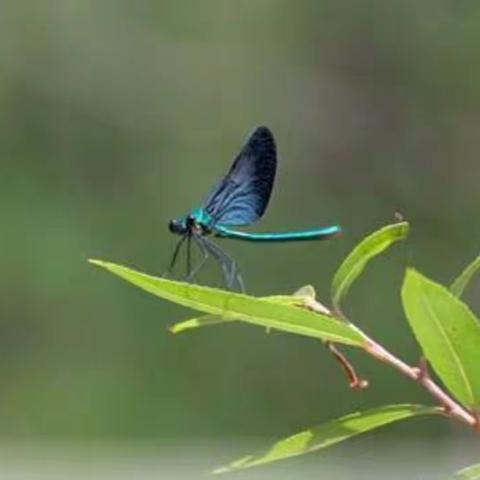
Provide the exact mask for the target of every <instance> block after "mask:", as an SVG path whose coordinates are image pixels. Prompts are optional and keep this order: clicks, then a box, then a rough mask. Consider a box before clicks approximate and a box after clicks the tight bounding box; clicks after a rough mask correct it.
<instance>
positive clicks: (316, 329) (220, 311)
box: [89, 260, 364, 347]
mask: <svg viewBox="0 0 480 480" xmlns="http://www.w3.org/2000/svg"><path fill="white" fill-rule="evenodd" d="M89 261H90V262H91V263H93V264H94V265H97V266H99V267H102V268H104V269H106V270H108V271H110V272H111V273H113V274H115V275H118V276H119V277H121V278H123V279H124V280H126V281H128V282H130V283H132V284H134V285H136V286H137V287H139V288H141V289H143V290H145V291H147V292H149V293H152V294H153V295H156V296H158V297H161V298H164V299H166V300H170V301H171V302H175V303H178V304H179V305H183V306H185V307H190V308H193V309H195V310H199V311H201V312H204V313H208V314H210V315H219V316H221V317H227V318H232V317H233V318H235V319H236V320H240V321H243V322H247V323H252V324H254V325H259V326H262V327H267V328H272V329H276V330H282V331H285V332H290V333H295V334H297V335H305V336H309V337H314V338H321V339H322V340H331V341H333V342H338V343H344V344H347V345H353V346H359V347H361V346H363V344H364V340H363V337H362V335H361V334H360V333H358V332H357V331H356V330H355V329H354V328H353V327H352V326H350V325H349V324H347V323H346V322H341V321H339V320H336V319H334V318H332V317H330V316H328V315H322V314H319V313H314V312H312V311H310V310H307V309H303V308H298V307H295V306H292V305H284V304H282V303H278V302H272V301H269V300H264V299H261V298H256V297H251V296H248V295H243V294H239V293H233V292H230V291H225V290H218V289H215V288H209V287H203V286H200V285H192V284H189V283H184V282H177V281H173V280H167V279H165V278H157V277H153V276H150V275H146V274H144V273H140V272H137V271H135V270H132V269H130V268H127V267H123V266H121V265H116V264H114V263H110V262H103V261H100V260H89Z"/></svg>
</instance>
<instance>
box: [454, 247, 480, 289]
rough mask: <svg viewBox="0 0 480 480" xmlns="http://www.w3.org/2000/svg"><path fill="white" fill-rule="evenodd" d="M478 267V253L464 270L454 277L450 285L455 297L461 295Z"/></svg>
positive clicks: (479, 262) (479, 264)
mask: <svg viewBox="0 0 480 480" xmlns="http://www.w3.org/2000/svg"><path fill="white" fill-rule="evenodd" d="M479 268H480V255H479V256H478V257H477V258H476V259H475V260H474V261H473V262H472V263H470V264H468V265H467V267H466V268H465V270H463V272H462V273H461V274H460V275H459V276H458V277H457V278H456V279H455V281H454V282H453V283H452V285H451V286H450V290H451V292H452V293H453V294H454V295H456V296H457V297H461V296H462V294H463V291H464V290H465V288H466V287H467V285H468V283H469V282H470V280H471V279H472V277H473V276H474V275H475V273H476V272H477V270H478V269H479Z"/></svg>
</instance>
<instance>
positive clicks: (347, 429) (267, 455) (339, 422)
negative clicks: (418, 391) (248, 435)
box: [214, 405, 438, 473]
mask: <svg viewBox="0 0 480 480" xmlns="http://www.w3.org/2000/svg"><path fill="white" fill-rule="evenodd" d="M437 413H438V409H436V408H433V407H424V406H420V405H388V406H383V407H379V408H373V409H371V410H367V411H365V412H356V413H352V414H350V415H346V416H344V417H341V418H338V419H336V420H332V421H330V422H327V423H324V424H322V425H319V426H316V427H313V428H309V429H308V430H304V431H303V432H299V433H296V434H295V435H292V436H290V437H287V438H284V439H282V440H280V441H278V442H276V443H275V444H274V445H272V446H271V447H270V448H268V449H267V450H266V451H265V452H263V453H259V454H257V455H249V456H247V457H243V458H241V459H239V460H236V461H234V462H232V463H230V464H228V465H226V466H224V467H221V468H218V469H217V470H215V471H214V473H224V472H229V471H232V470H239V469H242V468H249V467H255V466H258V465H262V464H265V463H270V462H275V461H277V460H282V459H284V458H289V457H294V456H297V455H303V454H305V453H309V452H313V451H315V450H320V449H322V448H326V447H329V446H331V445H334V444H336V443H339V442H343V441H344V440H347V439H348V438H351V437H354V436H355V435H359V434H361V433H365V432H368V431H369V430H373V429H375V428H378V427H381V426H382V425H386V424H388V423H392V422H397V421H399V420H404V419H406V418H409V417H414V416H418V415H432V414H437Z"/></svg>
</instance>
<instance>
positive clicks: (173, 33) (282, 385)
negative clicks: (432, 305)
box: [0, 0, 480, 479]
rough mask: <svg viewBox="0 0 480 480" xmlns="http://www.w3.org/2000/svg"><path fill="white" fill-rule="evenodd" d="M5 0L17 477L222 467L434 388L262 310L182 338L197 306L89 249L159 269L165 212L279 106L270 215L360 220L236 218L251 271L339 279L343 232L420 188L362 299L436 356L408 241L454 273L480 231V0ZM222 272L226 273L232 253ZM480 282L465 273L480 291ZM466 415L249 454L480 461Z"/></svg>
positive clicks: (426, 268)
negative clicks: (417, 327)
mask: <svg viewBox="0 0 480 480" xmlns="http://www.w3.org/2000/svg"><path fill="white" fill-rule="evenodd" d="M0 8H1V13H0V105H1V108H0V218H1V220H2V221H1V233H0V268H1V275H0V282H1V287H0V386H1V387H0V474H2V473H3V475H2V478H22V479H25V478H77V477H78V478H87V477H88V478H97V477H96V476H98V478H116V479H118V478H197V476H198V477H199V478H201V477H202V476H203V475H205V474H206V473H208V471H209V470H210V469H211V468H213V467H215V466H217V465H219V464H222V463H224V462H225V461H227V460H232V459H233V458H235V457H238V456H241V455H243V454H245V453H249V452H250V451H251V450H252V449H253V450H255V447H257V446H263V445H268V444H269V443H270V442H272V441H273V440H275V439H278V438H281V437H283V436H286V435H288V434H291V433H293V432H295V431H297V430H299V429H301V428H303V427H305V426H310V425H314V424H317V423H320V422H322V421H324V420H327V419H330V418H334V417H336V416H339V415H342V414H346V413H349V412H351V411H354V410H358V409H362V408H367V407H372V406H376V405H380V404H386V403H400V402H423V403H428V402H429V401H430V400H429V398H428V396H427V395H426V394H425V393H424V392H422V391H421V390H420V389H419V388H417V387H416V386H415V385H412V384H411V383H410V382H408V381H407V380H404V379H403V378H401V377H399V376H398V375H397V374H396V373H395V372H393V371H391V370H389V369H388V368H385V367H383V366H381V365H377V364H375V363H373V362H372V361H371V360H370V359H368V358H365V357H364V356H362V355H361V354H359V353H358V352H351V356H352V359H353V360H354V361H355V364H356V365H357V367H358V369H359V370H360V371H361V372H362V374H363V375H364V376H366V377H367V378H369V379H370V381H371V388H370V389H368V390H367V391H365V392H362V393H354V392H351V391H349V389H348V386H347V385H346V382H345V379H344V378H343V377H342V375H341V373H340V372H339V369H338V366H337V365H336V364H335V363H334V361H333V359H332V358H331V357H330V356H329V355H328V354H327V352H326V351H324V349H323V348H322V347H321V346H319V344H318V342H316V341H313V340H310V339H307V338H300V337H295V336H289V335H284V334H272V335H265V334H264V332H263V331H262V330H260V329H258V328H254V327H250V326H246V325H241V324H231V325H225V326H219V327H212V328H208V329H204V330H201V331H200V330H199V331H195V332H192V333H190V334H185V335H182V336H178V337H174V336H173V335H171V334H170V333H169V332H168V330H167V327H168V326H169V325H170V324H172V323H174V322H175V321H178V320H181V319H184V318H187V317H188V316H191V315H192V312H189V311H187V310H184V309H182V308H180V307H177V306H174V305H170V304H168V303H166V302H163V301H160V300H158V299H155V298H154V297H152V296H149V295H147V294H145V293H143V292H141V291H137V290H135V289H134V288H132V287H130V286H128V285H126V284H124V283H122V282H120V281H118V280H116V279H114V278H113V277H111V276H109V275H107V274H105V273H104V272H101V271H99V270H97V269H94V268H93V267H92V266H90V265H88V264H87V262H86V259H87V258H88V257H99V258H103V259H108V260H112V261H117V262H119V263H123V264H126V265H130V266H133V267H136V268H138V269H141V270H144V271H146V272H149V273H152V274H159V273H161V272H162V271H163V270H164V269H165V267H166V265H167V264H168V261H169V259H170V255H171V253H172V250H173V247H174V244H175V241H176V239H175V238H173V237H172V235H171V234H170V233H169V232H168V230H167V222H168V220H169V219H170V218H171V217H174V216H178V215H181V214H184V213H186V212H187V211H188V210H189V209H190V208H192V207H194V206H196V205H198V203H199V202H201V201H202V199H204V198H205V195H206V194H207V192H208V191H209V189H210V188H211V186H212V184H213V183H214V182H215V181H216V180H217V179H218V178H219V177H221V176H222V175H223V173H224V172H225V171H226V170H227V168H228V167H229V165H230V162H231V160H232V159H233V157H234V155H235V154H236V152H237V151H238V149H239V148H240V146H241V144H242V143H243V141H244V138H245V136H246V135H247V134H248V132H249V131H251V130H252V129H253V128H254V127H255V126H256V125H259V124H266V125H268V126H270V128H271V129H272V130H273V131H274V133H275V135H276V138H277V144H278V150H279V159H280V164H279V174H278V177H277V182H276V188H275V190H274V195H273V198H272V201H271V204H270V208H269V210H268V213H267V215H266V216H265V218H264V219H263V220H262V222H261V223H259V224H258V225H257V226H256V228H257V230H259V231H262V230H263V231H266V230H276V229H297V228H303V227H312V226H321V225H328V224H330V223H339V224H341V225H342V226H343V227H344V230H345V235H344V236H343V237H342V238H340V239H335V240H332V241H330V242H325V243H305V244H293V245H273V246H272V245H270V246H266V245H252V244H241V243H235V242H228V244H227V242H225V241H224V242H223V243H222V245H223V246H224V247H225V248H226V249H227V250H228V251H229V252H230V253H231V254H232V255H233V256H234V257H235V258H236V259H237V260H238V261H239V262H240V264H241V266H242V270H243V274H244V278H245V280H246V283H247V288H248V291H249V292H250V293H252V294H256V295H263V294H273V293H287V292H291V291H293V290H295V289H297V288H298V287H299V286H301V285H303V284H306V283H311V284H313V285H315V287H316V289H317V292H318V295H319V297H320V298H321V299H324V300H326V301H328V296H329V285H330V279H331V277H332V275H333V273H334V271H335V268H336V266H338V264H339V262H340V261H341V259H342V258H343V256H344V255H345V254H346V253H347V252H348V251H349V250H350V249H351V248H352V247H353V246H354V245H355V243H356V242H357V241H358V240H359V239H360V238H362V237H363V236H364V235H366V234H367V233H369V232H370V231H372V230H373V229H375V228H377V227H379V226H381V225H384V224H386V223H389V222H391V221H392V220H393V219H394V216H395V212H398V211H399V212H401V213H402V214H403V215H404V216H405V217H406V218H407V219H408V220H409V221H410V222H411V224H412V233H411V236H410V239H409V241H408V242H407V243H406V244H404V245H402V246H398V247H395V248H394V249H392V250H391V251H390V252H388V254H387V255H385V256H384V257H382V258H380V259H378V260H376V261H375V262H374V263H373V264H372V265H371V267H369V268H368V271H367V272H366V274H365V276H364V277H362V278H361V279H360V281H359V282H358V283H357V284H355V286H354V288H353V290H352V292H351V296H350V298H349V301H348V306H347V311H348V313H349V315H350V316H351V318H352V319H354V320H355V321H356V322H358V324H359V325H361V326H362V328H364V329H366V330H367V331H368V332H369V333H370V334H372V335H373V336H374V337H376V338H378V339H379V340H380V341H382V342H384V343H385V345H386V346H387V347H389V348H390V349H391V350H393V351H394V352H395V353H398V354H400V355H401V356H402V357H404V358H405V359H406V360H408V361H409V362H415V361H416V359H417V358H418V355H419V351H418V347H417V346H416V344H415V341H414V340H413V338H412V335H411V334H410V333H409V331H408V328H407V326H406V321H405V318H404V316H403V313H402V310H401V305H400V300H399V288H400V285H401V279H402V275H403V271H404V268H405V266H406V265H409V264H410V265H415V266H416V267H417V268H419V269H420V270H421V271H422V272H424V273H426V274H427V275H430V276H431V277H433V278H435V279H437V280H438V281H441V282H444V283H448V282H449V281H451V280H452V279H453V278H454V276H455V275H456V274H457V273H458V272H459V271H460V269H461V268H462V267H463V266H464V264H466V263H467V262H468V261H470V260H471V259H472V258H473V257H474V256H475V255H476V254H477V253H478V247H479V233H480V225H479V224H478V222H477V219H478V214H479V188H478V178H479V174H480V162H479V161H478V152H479V150H480V62H479V61H478V59H479V58H480V33H479V32H480V4H479V3H478V2H469V1H463V2H452V1H433V0H428V1H423V2H414V1H391V2H382V1H364V2H357V1H355V0H349V1H343V2H336V1H331V0H325V1H316V0H302V1H297V2H293V1H284V0H259V1H255V2H253V1H248V0H241V1H235V2H233V1H224V0H204V1H194V0H192V1H186V0H185V1H178V2H174V1H161V0H137V1H135V2H128V1H121V0H116V1H111V0H104V1H102V2H98V1H93V0H41V1H38V2H13V1H9V0H5V1H4V2H2V5H1V7H0ZM201 282H204V283H206V284H213V285H215V284H218V282H219V273H218V271H217V269H216V268H215V265H211V267H210V268H209V269H207V270H206V272H205V274H204V275H203V276H202V277H201ZM479 288H480V286H479V285H476V286H475V285H472V287H471V288H470V289H469V292H468V294H467V300H468V301H469V302H470V304H471V305H472V307H473V308H474V309H477V310H478V308H479V307H480V303H479V301H478V293H479ZM469 440H471V439H470V437H468V436H467V435H466V434H465V433H464V432H463V430H462V429H461V428H457V427H456V426H455V425H452V424H450V423H448V422H444V421H441V420H435V419H425V420H414V421H411V422H407V423H404V424H399V425H394V426H391V427H389V428H386V429H384V430H381V431H378V432H374V433H372V434H370V435H369V436H368V439H367V438H364V439H363V438H360V439H358V440H354V441H352V442H350V443H348V444H345V446H341V447H340V448H338V449H337V450H332V451H329V452H325V453H322V454H319V455H312V456H309V457H308V458H303V459H302V458H301V459H298V460H293V461H291V462H285V463H284V464H282V465H278V466H274V467H269V468H265V469H262V470H258V471H255V472H253V471H252V472H250V473H248V472H247V473H245V474H241V475H239V478H271V475H274V476H275V478H299V477H300V476H301V478H318V474H319V472H325V471H326V470H325V469H326V468H327V467H326V466H327V465H329V467H328V468H330V467H331V469H332V470H328V471H329V472H333V471H335V472H337V474H338V475H339V476H338V478H372V475H373V472H383V470H382V469H383V468H384V467H381V466H379V465H383V464H384V463H385V461H386V460H385V459H389V461H392V462H395V461H397V462H398V465H397V467H396V468H394V469H390V470H389V472H390V477H389V478H394V475H395V474H398V478H406V476H407V474H406V473H405V469H406V468H407V467H406V465H409V467H408V468H409V469H412V472H411V476H410V477H409V478H435V476H434V475H433V473H432V472H436V473H437V474H438V472H439V471H442V470H443V469H444V468H446V467H447V466H448V468H450V467H451V468H452V469H455V468H456V467H461V466H462V465H465V464H468V463H469V462H471V461H474V460H478V458H477V459H475V458H474V457H473V455H469V454H468V452H469V448H470V449H471V448H473V447H472V446H471V443H470V442H469ZM417 445H422V447H421V448H417ZM476 446H477V447H478V443H477V444H476ZM427 447H428V448H427ZM402 449H404V450H402ZM380 452H381V454H380ZM400 452H402V453H400ZM419 452H421V454H420V453H419ZM470 457H472V458H470ZM385 468H388V467H387V466H385ZM436 469H437V470H436ZM339 472H341V473H339ZM395 472H396V473H395ZM446 472H448V469H447V470H446ZM42 475H44V477H43V476H42ZM110 475H111V477H110ZM242 475H243V476H242ZM362 475H365V477H363V476H362ZM409 475H410V474H409ZM429 475H432V476H431V477H430V476H429ZM395 478H396V477H395ZM437 478H438V477H437Z"/></svg>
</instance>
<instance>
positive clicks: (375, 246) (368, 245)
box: [332, 222, 409, 309]
mask: <svg viewBox="0 0 480 480" xmlns="http://www.w3.org/2000/svg"><path fill="white" fill-rule="evenodd" d="M408 230H409V225H408V223H407V222H400V223H395V224H393V225H387V226H386V227H383V228H381V229H380V230H377V231H376V232H374V233H372V234H371V235H369V236H368V237H367V238H365V239H364V240H363V241H362V242H360V243H359V244H358V245H357V246H356V247H355V248H354V249H353V250H352V252H351V253H350V254H349V255H348V256H347V258H346V259H345V260H344V261H343V262H342V264H341V265H340V267H339V269H338V270H337V272H336V273H335V276H334V277H333V282H332V300H333V304H334V305H335V307H336V308H337V309H339V308H340V303H341V302H342V300H343V299H344V298H345V296H346V295H347V293H348V291H349V289H350V286H351V285H352V283H353V282H354V281H355V279H356V278H357V277H358V276H359V275H360V274H361V273H362V272H363V270H364V268H365V267H366V265H367V263H368V262H369V261H370V260H371V259H372V258H373V257H375V256H377V255H379V254H380V253H382V252H383V251H384V250H386V249H387V248H388V247H389V246H390V245H392V244H393V243H395V242H398V241H399V240H403V239H404V238H405V237H406V236H407V234H408Z"/></svg>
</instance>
